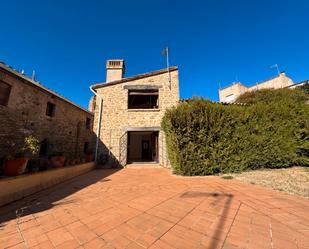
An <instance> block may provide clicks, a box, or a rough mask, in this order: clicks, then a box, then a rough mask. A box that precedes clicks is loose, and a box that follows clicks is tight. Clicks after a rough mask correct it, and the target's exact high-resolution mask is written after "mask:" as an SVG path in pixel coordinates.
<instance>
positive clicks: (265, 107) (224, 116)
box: [162, 89, 309, 175]
mask: <svg viewBox="0 0 309 249" xmlns="http://www.w3.org/2000/svg"><path fill="white" fill-rule="evenodd" d="M307 100H308V95H307V94H306V93H304V92H303V91H300V90H290V89H280V90H262V91H256V92H252V93H247V94H244V95H243V96H241V97H239V99H238V100H237V102H239V103H246V105H236V104H235V105H224V104H220V103H212V102H210V101H208V100H204V99H198V98H194V99H192V100H189V101H186V102H182V103H180V104H179V105H177V107H174V108H172V109H170V110H168V111H167V112H166V114H165V116H164V118H163V120H162V127H163V130H164V132H165V134H166V142H167V149H168V154H169V159H170V162H171V164H172V167H173V170H174V172H175V173H176V174H182V175H209V174H216V173H220V172H223V173H226V172H240V171H244V170H248V169H258V168H282V167H289V166H293V165H302V166H308V165H309V159H308V158H309V106H308V104H307V103H306V101H307Z"/></svg>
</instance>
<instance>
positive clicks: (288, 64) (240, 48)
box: [0, 0, 309, 107]
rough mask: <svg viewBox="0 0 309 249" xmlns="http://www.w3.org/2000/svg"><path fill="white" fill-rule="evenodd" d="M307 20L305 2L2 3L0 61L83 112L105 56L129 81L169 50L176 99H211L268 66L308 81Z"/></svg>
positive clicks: (261, 74) (160, 63) (262, 74)
mask: <svg viewBox="0 0 309 249" xmlns="http://www.w3.org/2000/svg"><path fill="white" fill-rule="evenodd" d="M308 13H309V1H307V0H291V1H289V0H256V1H253V0H251V1H249V0H233V1H230V0H216V1H215V0H213V1H166V0H165V1H163V0H155V1H146V0H144V1H134V0H132V1H121V0H118V1H103V0H101V1H93V0H88V1H86V0H84V1H80V0H76V1H58V0H53V1H48V0H45V1H31V0H28V1H22V0H19V1H17V0H10V1H2V2H1V38H0V61H4V62H6V63H7V64H9V65H11V66H12V67H14V68H16V69H18V70H21V69H24V70H25V71H26V73H27V74H28V75H31V72H32V70H35V71H36V73H37V79H38V80H39V81H40V82H42V83H43V84H44V85H45V86H47V87H49V88H51V89H53V90H55V91H56V92H58V93H60V94H62V95H63V96H65V97H67V98H69V99H70V100H73V101H74V102H76V103H78V104H80V105H82V106H84V107H87V105H88V100H89V98H90V96H91V93H90V91H89V90H88V89H89V88H88V87H89V85H90V84H92V83H96V82H102V81H104V80H105V61H106V60H107V59H109V58H123V59H125V60H126V76H131V75H134V74H139V73H144V72H149V71H152V70H157V69H161V68H163V67H165V66H166V65H165V58H164V57H163V56H162V54H161V51H162V49H163V48H164V47H165V46H167V45H168V46H169V47H170V57H171V64H172V65H178V66H179V70H180V73H179V75H180V87H181V90H180V92H181V97H182V98H188V97H191V96H203V97H205V98H210V99H212V100H218V87H219V83H220V84H221V86H226V85H228V84H230V83H231V82H233V81H235V80H236V79H238V80H240V81H241V82H243V83H245V84H248V85H252V84H254V83H255V82H256V81H260V80H263V79H267V78H268V77H271V76H274V75H275V74H276V70H275V69H271V68H270V66H271V65H273V64H275V63H277V64H279V68H280V70H281V71H283V70H284V71H286V73H287V74H288V75H289V76H290V77H292V78H293V80H294V81H296V82H298V81H302V80H305V79H309V15H308Z"/></svg>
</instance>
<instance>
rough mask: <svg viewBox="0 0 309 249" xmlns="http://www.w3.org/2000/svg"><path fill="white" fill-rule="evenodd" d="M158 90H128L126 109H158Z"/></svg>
mask: <svg viewBox="0 0 309 249" xmlns="http://www.w3.org/2000/svg"><path fill="white" fill-rule="evenodd" d="M158 108H159V91H158V90H157V89H155V90H129V96H128V109H158Z"/></svg>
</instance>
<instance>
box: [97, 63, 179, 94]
mask: <svg viewBox="0 0 309 249" xmlns="http://www.w3.org/2000/svg"><path fill="white" fill-rule="evenodd" d="M176 70H178V67H169V70H168V69H167V68H164V69H160V70H157V71H152V72H149V73H143V74H137V75H134V76H130V77H127V78H123V79H121V80H115V81H111V82H102V83H97V84H94V85H92V86H91V87H92V89H97V88H101V87H107V86H113V85H117V84H122V83H125V82H129V81H132V80H138V79H143V78H147V77H151V76H155V75H159V74H163V73H167V72H168V71H170V72H172V71H176Z"/></svg>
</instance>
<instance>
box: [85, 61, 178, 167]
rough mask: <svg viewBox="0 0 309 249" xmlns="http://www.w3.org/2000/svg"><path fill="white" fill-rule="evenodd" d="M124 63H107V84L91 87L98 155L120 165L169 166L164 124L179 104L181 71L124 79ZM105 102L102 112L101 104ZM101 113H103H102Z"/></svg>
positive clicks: (164, 70) (165, 70) (161, 72)
mask: <svg viewBox="0 0 309 249" xmlns="http://www.w3.org/2000/svg"><path fill="white" fill-rule="evenodd" d="M124 74H125V61H124V60H108V61H107V63H106V82H104V83H97V84H94V85H92V86H91V89H92V91H94V93H95V94H96V97H95V98H92V99H91V101H90V104H89V108H90V111H93V112H94V126H93V127H94V132H95V133H96V134H97V136H98V138H99V140H98V155H99V156H100V155H102V154H106V155H109V158H112V159H114V161H116V162H118V163H119V164H121V165H123V166H124V165H126V164H128V163H157V164H160V165H162V166H168V165H169V162H168V158H167V151H166V145H165V136H164V133H163V131H162V130H161V120H162V117H163V115H164V113H165V111H166V109H168V108H170V107H172V106H174V105H176V104H177V102H178V101H179V83H178V68H177V67H170V68H168V69H161V70H157V71H153V72H149V73H144V74H139V75H135V76H131V77H127V78H126V77H124ZM101 101H102V103H103V104H102V109H100V103H101ZM100 110H101V111H100Z"/></svg>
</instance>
